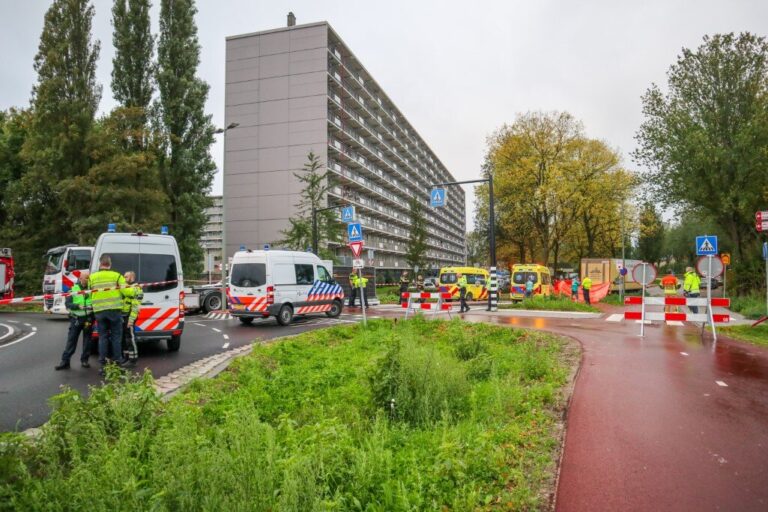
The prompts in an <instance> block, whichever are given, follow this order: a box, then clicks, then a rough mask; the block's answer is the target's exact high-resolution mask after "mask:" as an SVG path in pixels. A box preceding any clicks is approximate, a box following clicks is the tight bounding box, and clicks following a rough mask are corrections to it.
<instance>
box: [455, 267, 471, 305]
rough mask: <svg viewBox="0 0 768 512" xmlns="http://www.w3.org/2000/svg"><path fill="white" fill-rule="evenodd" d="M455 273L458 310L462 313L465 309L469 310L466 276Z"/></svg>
mask: <svg viewBox="0 0 768 512" xmlns="http://www.w3.org/2000/svg"><path fill="white" fill-rule="evenodd" d="M456 275H457V276H458V278H459V279H458V281H457V282H456V284H457V285H458V286H459V301H460V302H461V308H460V311H459V312H460V313H464V312H465V311H469V306H468V305H467V276H465V275H464V274H461V273H459V274H456Z"/></svg>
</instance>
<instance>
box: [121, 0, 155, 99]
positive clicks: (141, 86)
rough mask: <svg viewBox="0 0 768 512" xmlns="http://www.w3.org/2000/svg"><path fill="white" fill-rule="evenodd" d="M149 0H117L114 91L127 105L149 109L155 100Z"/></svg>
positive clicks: (152, 38) (152, 39)
mask: <svg viewBox="0 0 768 512" xmlns="http://www.w3.org/2000/svg"><path fill="white" fill-rule="evenodd" d="M150 7H151V3H150V2H149V0H115V4H114V5H113V7H112V26H113V29H114V30H113V33H112V44H113V45H114V46H115V56H114V58H113V59H112V93H113V94H114V96H115V99H116V100H117V101H118V102H119V103H120V104H121V105H122V106H124V107H141V108H143V109H145V110H146V109H147V108H148V107H149V103H150V101H152V92H153V90H154V87H153V79H154V77H153V74H154V70H155V69H154V64H153V63H152V56H153V53H154V51H153V45H154V37H153V36H152V33H151V31H150V21H149V9H150Z"/></svg>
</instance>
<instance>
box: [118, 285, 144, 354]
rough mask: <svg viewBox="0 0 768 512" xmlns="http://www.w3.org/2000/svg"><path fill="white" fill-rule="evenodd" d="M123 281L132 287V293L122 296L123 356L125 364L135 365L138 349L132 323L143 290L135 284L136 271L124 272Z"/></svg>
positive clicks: (133, 323) (137, 313)
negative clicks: (125, 360)
mask: <svg viewBox="0 0 768 512" xmlns="http://www.w3.org/2000/svg"><path fill="white" fill-rule="evenodd" d="M125 283H126V284H127V285H128V286H129V287H131V288H133V294H132V295H126V296H124V297H123V311H122V315H123V347H125V354H124V355H125V357H126V359H127V360H128V362H127V363H126V366H136V360H137V359H138V358H139V350H138V348H137V347H136V336H135V329H134V325H135V323H136V318H137V317H138V316H139V309H140V308H141V300H142V299H143V298H144V292H143V290H142V289H141V287H140V286H136V273H135V272H132V271H128V272H126V273H125Z"/></svg>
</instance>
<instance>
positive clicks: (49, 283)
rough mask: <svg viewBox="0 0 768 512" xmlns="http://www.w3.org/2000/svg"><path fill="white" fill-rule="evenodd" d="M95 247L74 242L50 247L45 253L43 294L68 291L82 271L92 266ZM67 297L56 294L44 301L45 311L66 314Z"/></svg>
mask: <svg viewBox="0 0 768 512" xmlns="http://www.w3.org/2000/svg"><path fill="white" fill-rule="evenodd" d="M92 256H93V247H83V246H78V245H74V244H69V245H62V246H60V247H54V248H52V249H49V250H48V252H46V254H45V275H44V276H43V294H45V295H53V294H61V293H66V292H68V291H69V290H70V289H71V288H72V287H73V286H74V285H75V283H77V279H78V278H79V277H80V273H81V272H82V271H83V270H88V268H89V267H90V266H91V258H92ZM65 300H66V299H65V297H61V296H55V297H51V298H46V299H45V300H44V301H43V311H44V312H46V313H52V314H56V315H66V314H67V308H66V306H65V305H64V301H65Z"/></svg>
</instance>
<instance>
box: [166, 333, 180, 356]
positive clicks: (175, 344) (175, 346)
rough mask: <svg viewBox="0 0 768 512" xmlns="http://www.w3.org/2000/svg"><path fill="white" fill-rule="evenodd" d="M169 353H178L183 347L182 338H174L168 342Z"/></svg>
mask: <svg viewBox="0 0 768 512" xmlns="http://www.w3.org/2000/svg"><path fill="white" fill-rule="evenodd" d="M167 343H168V352H178V351H179V347H181V336H172V337H171V339H169V340H168V342H167Z"/></svg>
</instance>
